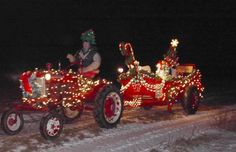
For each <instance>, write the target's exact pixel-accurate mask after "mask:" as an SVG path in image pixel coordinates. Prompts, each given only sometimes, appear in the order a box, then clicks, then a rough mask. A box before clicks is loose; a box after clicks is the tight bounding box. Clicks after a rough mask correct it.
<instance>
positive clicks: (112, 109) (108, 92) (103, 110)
mask: <svg viewBox="0 0 236 152" xmlns="http://www.w3.org/2000/svg"><path fill="white" fill-rule="evenodd" d="M122 112H123V100H122V97H121V95H120V91H119V89H117V88H116V87H115V86H112V85H109V86H107V87H105V88H104V89H103V90H102V91H101V92H100V93H99V94H98V96H97V98H96V100H95V108H94V117H95V120H96V121H97V123H98V124H99V126H100V127H102V128H113V127H116V125H117V124H118V123H119V122H120V118H121V116H122Z"/></svg>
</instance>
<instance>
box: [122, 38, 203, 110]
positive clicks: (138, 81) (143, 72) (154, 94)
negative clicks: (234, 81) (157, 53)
mask: <svg viewBox="0 0 236 152" xmlns="http://www.w3.org/2000/svg"><path fill="white" fill-rule="evenodd" d="M177 45H178V40H177V39H174V40H172V42H171V44H170V47H169V50H168V51H167V53H166V54H165V55H164V59H163V60H160V61H158V62H157V64H156V68H157V70H156V72H155V73H153V72H151V68H150V66H140V65H139V62H138V61H137V60H135V56H134V51H133V49H132V46H131V44H130V43H125V42H122V43H120V45H119V49H120V51H121V54H122V55H123V56H124V57H125V63H126V65H127V67H128V70H127V71H125V72H123V70H122V68H120V69H119V71H118V72H120V73H121V74H120V75H119V78H118V81H119V82H120V84H121V90H120V91H121V94H122V96H123V99H124V106H128V107H143V108H144V109H146V110H148V109H150V108H151V107H153V106H162V105H167V107H168V110H169V111H172V105H173V104H174V103H177V102H180V103H181V104H182V106H183V109H184V111H185V112H186V113H187V114H195V112H196V111H197V110H198V107H199V102H200V99H201V98H202V93H203V90H204V87H203V85H202V83H201V74H200V71H199V70H198V69H197V68H196V66H195V65H194V64H183V65H180V64H179V63H178V59H179V58H178V57H177V51H176V47H177Z"/></svg>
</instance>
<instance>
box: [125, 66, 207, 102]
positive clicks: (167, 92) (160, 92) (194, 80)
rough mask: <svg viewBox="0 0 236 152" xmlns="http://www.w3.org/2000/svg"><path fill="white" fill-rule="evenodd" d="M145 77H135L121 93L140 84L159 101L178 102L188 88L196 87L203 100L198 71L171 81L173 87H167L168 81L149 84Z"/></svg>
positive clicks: (202, 89)
mask: <svg viewBox="0 0 236 152" xmlns="http://www.w3.org/2000/svg"><path fill="white" fill-rule="evenodd" d="M145 77H147V75H145V74H141V75H139V76H138V75H137V76H135V77H133V78H132V79H130V81H129V82H128V83H127V84H126V85H122V86H121V93H124V92H125V91H126V90H127V89H128V88H130V87H132V84H140V85H141V86H144V87H145V88H146V89H147V90H148V91H151V92H154V93H155V97H156V98H157V99H160V100H159V101H166V102H167V101H168V102H171V101H176V99H177V97H178V96H179V95H180V94H182V93H183V92H184V91H185V89H186V88H187V87H189V86H196V87H197V90H198V91H199V96H200V97H201V98H203V96H202V92H203V91H204V87H203V86H202V84H201V82H200V79H201V74H200V72H199V70H196V71H194V72H193V73H191V74H189V75H187V76H181V75H180V76H178V77H177V78H173V79H172V80H170V81H169V82H172V85H171V87H169V86H166V85H165V83H166V81H162V82H161V83H160V84H149V83H148V82H147V81H146V80H145V79H144V78H145ZM149 78H150V77H149ZM154 79H155V78H154ZM141 86H140V87H141Z"/></svg>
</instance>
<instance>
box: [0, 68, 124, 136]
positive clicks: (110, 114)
mask: <svg viewBox="0 0 236 152" xmlns="http://www.w3.org/2000/svg"><path fill="white" fill-rule="evenodd" d="M50 67H51V66H49V65H48V68H47V70H38V69H36V70H34V71H27V72H24V73H23V74H22V75H21V76H20V83H21V86H20V88H21V89H22V101H20V102H18V103H17V104H15V105H12V106H11V108H9V109H8V110H7V111H5V112H4V113H3V115H2V119H1V122H2V123H1V125H2V128H3V130H4V131H5V132H6V133H7V134H9V135H14V134H17V133H19V132H20V131H21V130H22V128H23V124H24V119H23V112H26V111H33V112H35V111H41V112H44V113H45V114H44V116H43V117H42V119H41V122H40V133H41V134H42V136H43V137H44V138H46V139H55V138H57V137H58V136H59V135H60V133H61V131H62V129H63V124H64V123H72V122H73V121H74V120H75V119H77V118H79V117H80V116H81V114H82V112H83V110H84V109H88V110H92V111H93V114H94V118H95V120H96V122H97V123H98V124H99V126H100V127H104V128H112V127H115V126H116V125H117V124H118V123H119V120H120V118H121V115H122V111H123V100H122V98H121V96H120V91H119V89H117V88H116V87H115V86H114V85H113V84H112V83H111V82H108V81H107V80H105V79H98V78H97V79H96V78H92V77H93V73H77V72H73V71H72V69H70V68H69V69H67V70H54V69H51V68H50Z"/></svg>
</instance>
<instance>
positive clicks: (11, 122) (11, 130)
mask: <svg viewBox="0 0 236 152" xmlns="http://www.w3.org/2000/svg"><path fill="white" fill-rule="evenodd" d="M1 126H2V129H3V131H4V132H5V133H6V134H8V135H15V134H18V133H19V132H20V131H21V130H22V129H23V126H24V119H23V115H22V113H20V112H19V111H15V110H13V109H10V110H7V111H5V112H4V113H3V115H2V118H1Z"/></svg>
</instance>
